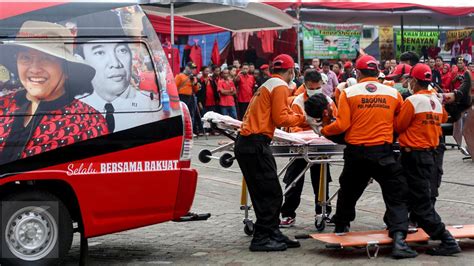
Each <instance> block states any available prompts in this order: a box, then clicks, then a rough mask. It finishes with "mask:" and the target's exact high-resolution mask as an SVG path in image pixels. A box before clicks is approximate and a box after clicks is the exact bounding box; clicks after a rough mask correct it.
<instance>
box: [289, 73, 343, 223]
mask: <svg viewBox="0 0 474 266" xmlns="http://www.w3.org/2000/svg"><path fill="white" fill-rule="evenodd" d="M322 83H323V81H322V78H321V74H320V73H319V72H317V71H308V72H306V74H305V75H304V83H303V85H302V86H303V88H304V90H303V91H302V93H301V94H299V95H298V96H296V98H295V99H294V101H293V103H292V105H291V109H292V110H293V111H294V112H295V113H299V114H302V115H304V114H305V111H304V108H305V106H304V103H305V102H306V101H307V100H308V99H309V98H310V97H311V96H313V95H316V94H318V93H319V94H321V93H322V90H321V86H322ZM326 100H327V102H328V103H329V105H330V107H329V108H330V109H331V110H332V115H334V116H335V115H337V107H336V105H335V104H334V102H333V101H332V100H331V98H330V97H328V96H326ZM305 130H312V128H311V127H310V126H309V125H308V124H306V123H304V124H302V125H300V126H296V127H291V128H290V132H299V131H305ZM306 165H307V162H306V161H305V160H304V159H296V160H295V161H294V162H293V163H292V164H291V165H290V166H289V167H288V170H287V171H286V173H285V177H284V178H283V182H284V183H285V184H286V187H288V186H289V185H290V184H291V183H292V182H293V181H294V180H295V178H296V177H297V176H298V175H299V174H300V173H301V172H302V171H303V170H304V168H305V167H306ZM320 168H321V165H320V164H314V165H313V166H311V168H310V173H311V184H312V185H313V192H314V194H315V195H318V193H319V178H320ZM327 173H328V177H327V180H328V182H327V186H326V191H328V193H327V198H326V200H327V199H328V198H329V196H328V195H329V182H331V176H330V174H329V169H328V171H327ZM303 184H304V176H303V177H302V178H301V179H300V180H299V181H298V182H297V183H296V186H295V187H293V188H292V189H291V190H290V191H288V193H287V194H286V195H285V202H284V203H283V206H282V207H281V216H282V220H281V222H280V227H292V226H293V225H294V224H295V221H296V209H297V208H298V206H299V204H300V201H301V192H302V191H303ZM316 199H317V197H316ZM315 204H316V202H315ZM315 212H316V215H318V214H320V213H321V212H322V208H321V206H319V205H317V204H316V207H315ZM327 212H328V215H329V213H331V207H330V206H328V208H327Z"/></svg>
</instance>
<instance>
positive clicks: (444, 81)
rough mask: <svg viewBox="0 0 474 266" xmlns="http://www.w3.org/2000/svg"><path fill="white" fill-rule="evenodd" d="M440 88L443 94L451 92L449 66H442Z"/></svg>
mask: <svg viewBox="0 0 474 266" xmlns="http://www.w3.org/2000/svg"><path fill="white" fill-rule="evenodd" d="M441 88H442V89H443V91H444V92H451V66H450V65H449V64H444V65H443V68H442V72H441Z"/></svg>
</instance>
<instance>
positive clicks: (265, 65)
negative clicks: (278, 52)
mask: <svg viewBox="0 0 474 266" xmlns="http://www.w3.org/2000/svg"><path fill="white" fill-rule="evenodd" d="M269 68H270V66H268V65H267V64H263V65H261V66H260V70H265V69H269Z"/></svg>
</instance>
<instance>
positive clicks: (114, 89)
mask: <svg viewBox="0 0 474 266" xmlns="http://www.w3.org/2000/svg"><path fill="white" fill-rule="evenodd" d="M94 25H104V27H102V28H97V27H94ZM104 34H105V35H106V36H113V37H111V38H104V37H101V38H98V37H97V36H103V35H104ZM77 37H78V38H87V41H86V42H85V43H83V44H80V45H78V46H77V47H76V55H77V56H78V57H80V58H82V59H83V60H84V62H86V63H87V64H89V65H90V66H91V67H93V68H94V69H95V76H94V78H93V79H92V86H93V88H94V91H93V93H92V94H90V95H87V96H85V97H82V98H80V100H81V101H83V102H85V103H87V104H89V105H91V106H93V107H94V108H95V109H97V110H98V111H99V112H101V113H102V115H103V116H104V117H105V118H106V120H107V125H108V128H109V131H110V132H117V131H121V130H125V129H128V128H132V127H135V126H139V125H143V124H146V123H150V122H152V121H156V120H158V114H157V112H151V111H157V110H158V108H159V100H158V99H157V98H156V99H154V97H151V95H150V92H145V91H140V90H138V89H137V88H135V87H133V86H132V85H131V80H132V50H131V49H130V47H129V44H128V43H126V42H124V41H123V40H118V39H120V38H123V37H126V34H125V32H124V31H123V28H122V24H121V22H120V18H119V16H118V15H117V14H116V13H114V12H111V11H106V12H100V13H94V14H90V15H86V16H82V17H78V18H77ZM140 49H144V51H145V52H146V54H148V52H147V50H146V48H145V47H144V46H143V45H142V46H141V47H140Z"/></svg>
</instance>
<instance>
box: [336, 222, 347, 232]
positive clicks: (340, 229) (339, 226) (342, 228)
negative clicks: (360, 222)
mask: <svg viewBox="0 0 474 266" xmlns="http://www.w3.org/2000/svg"><path fill="white" fill-rule="evenodd" d="M349 230H350V227H349V225H347V224H338V223H336V227H335V228H334V233H336V234H343V233H348V232H349Z"/></svg>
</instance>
